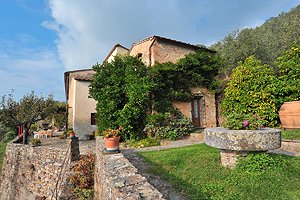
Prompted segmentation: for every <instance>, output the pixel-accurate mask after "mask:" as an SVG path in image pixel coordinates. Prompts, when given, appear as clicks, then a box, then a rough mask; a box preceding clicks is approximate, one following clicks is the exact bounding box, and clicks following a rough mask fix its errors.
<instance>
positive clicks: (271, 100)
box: [221, 56, 279, 126]
mask: <svg viewBox="0 0 300 200" xmlns="http://www.w3.org/2000/svg"><path fill="white" fill-rule="evenodd" d="M276 82H277V77H276V74H275V71H274V70H273V69H272V68H270V67H269V66H267V65H262V64H261V62H260V61H259V60H257V59H255V58H254V57H253V56H251V57H249V58H247V59H246V60H245V61H244V62H243V63H240V66H238V67H237V68H235V69H234V70H233V73H232V75H231V79H230V81H229V83H228V87H227V88H226V89H225V94H224V99H223V100H222V104H221V106H222V111H223V114H224V116H225V118H226V119H227V121H230V117H232V115H235V116H238V115H240V116H241V117H242V116H244V115H245V114H252V115H253V114H256V115H258V116H260V117H261V118H262V119H264V120H266V121H265V122H266V124H265V125H267V126H275V125H277V124H278V105H279V102H278V99H277V98H276V96H275V95H274V93H275V92H274V91H276V89H277V88H276ZM235 118H236V117H235Z"/></svg>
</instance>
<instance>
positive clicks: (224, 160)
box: [220, 149, 247, 169]
mask: <svg viewBox="0 0 300 200" xmlns="http://www.w3.org/2000/svg"><path fill="white" fill-rule="evenodd" d="M220 155H221V164H222V165H223V166H224V167H227V168H229V169H233V168H234V167H235V166H236V165H237V163H238V158H239V157H246V156H247V152H241V151H233V150H225V149H221V150H220Z"/></svg>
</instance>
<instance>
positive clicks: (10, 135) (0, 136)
mask: <svg viewBox="0 0 300 200" xmlns="http://www.w3.org/2000/svg"><path fill="white" fill-rule="evenodd" d="M16 136H17V134H16V131H14V130H11V129H10V128H7V127H5V126H4V125H2V124H1V123H0V141H1V142H4V143H6V142H9V141H10V140H12V139H14V138H15V137H16Z"/></svg>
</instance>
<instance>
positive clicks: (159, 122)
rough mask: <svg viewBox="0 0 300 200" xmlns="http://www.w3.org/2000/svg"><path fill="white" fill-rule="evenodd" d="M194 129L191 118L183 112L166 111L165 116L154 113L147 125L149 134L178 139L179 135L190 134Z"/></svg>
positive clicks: (146, 129)
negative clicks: (186, 116)
mask: <svg viewBox="0 0 300 200" xmlns="http://www.w3.org/2000/svg"><path fill="white" fill-rule="evenodd" d="M193 129H194V126H193V124H192V122H191V120H190V119H187V118H185V117H184V116H183V115H182V114H181V113H178V112H177V113H176V115H175V114H172V113H165V114H164V118H162V114H161V113H159V114H154V116H152V117H149V122H148V124H147V125H146V127H145V131H146V133H147V135H148V136H151V137H160V138H168V139H170V140H176V139H177V138H179V137H182V136H184V135H188V134H189V133H191V132H192V131H193Z"/></svg>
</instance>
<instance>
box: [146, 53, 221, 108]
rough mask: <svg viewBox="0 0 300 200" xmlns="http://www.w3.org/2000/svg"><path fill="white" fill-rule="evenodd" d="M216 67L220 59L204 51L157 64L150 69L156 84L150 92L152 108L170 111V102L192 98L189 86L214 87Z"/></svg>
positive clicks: (218, 65) (217, 67) (187, 100)
mask: <svg viewBox="0 0 300 200" xmlns="http://www.w3.org/2000/svg"><path fill="white" fill-rule="evenodd" d="M219 67H220V59H219V58H218V57H217V56H216V55H215V54H214V53H211V52H207V51H203V50H202V51H200V50H199V51H196V52H195V53H191V54H188V55H187V56H186V57H184V58H182V59H180V60H178V62H177V63H170V62H167V63H162V64H159V63H157V64H156V65H154V66H153V67H152V68H151V76H152V79H153V82H154V83H155V84H156V87H155V89H154V90H153V91H152V93H153V97H154V110H159V111H161V112H169V111H170V110H172V102H173V101H184V102H189V101H191V100H192V98H193V94H192V93H191V91H190V88H191V87H199V86H202V87H207V88H209V89H216V88H217V85H218V84H217V81H216V79H215V76H216V75H217V73H218V69H219Z"/></svg>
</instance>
